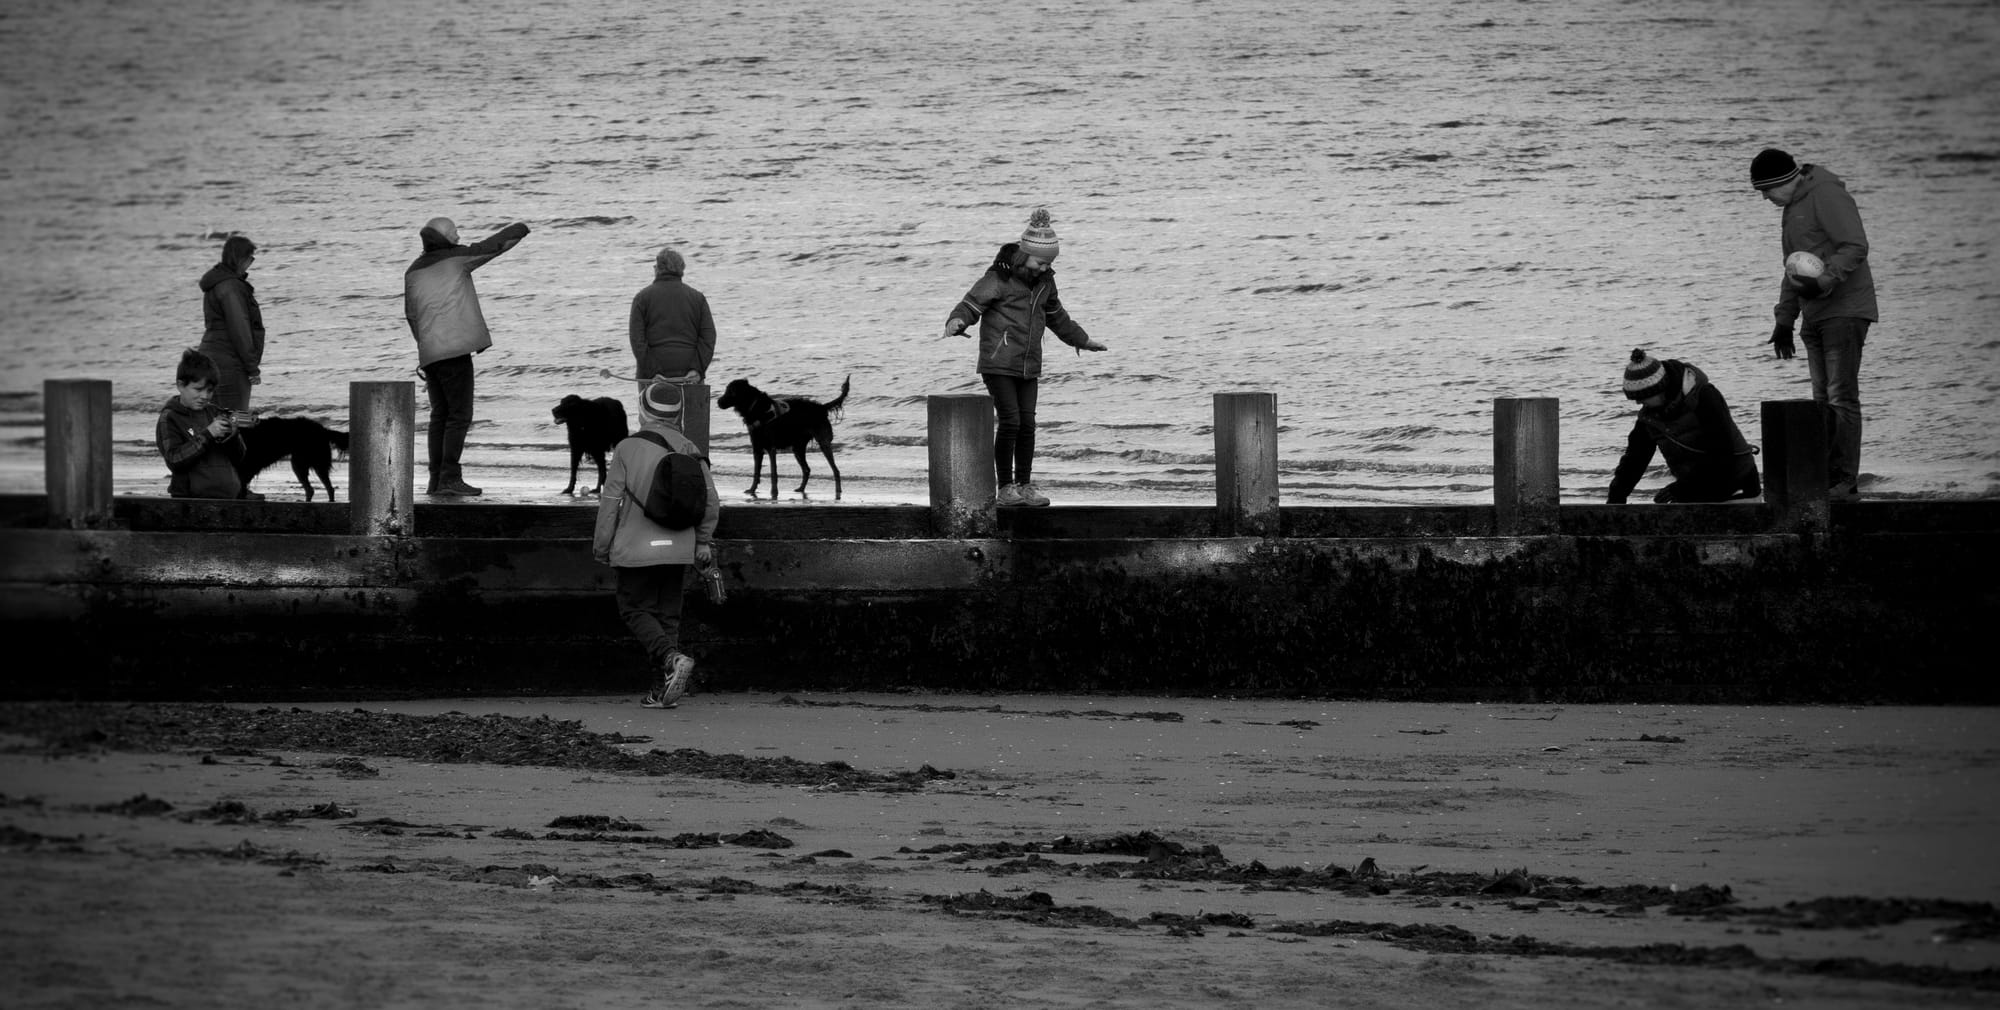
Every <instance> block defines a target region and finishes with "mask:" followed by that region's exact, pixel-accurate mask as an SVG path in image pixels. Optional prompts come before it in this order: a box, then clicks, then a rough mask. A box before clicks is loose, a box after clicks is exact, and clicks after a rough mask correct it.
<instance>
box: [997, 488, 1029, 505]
mask: <svg viewBox="0 0 2000 1010" xmlns="http://www.w3.org/2000/svg"><path fill="white" fill-rule="evenodd" d="M993 504H995V505H1000V506H1005V507H1009V508H1011V507H1013V506H1016V505H1026V504H1028V503H1027V501H1025V500H1024V499H1022V497H1021V485H1019V484H1002V485H1000V491H999V493H998V494H995V495H994V496H993Z"/></svg>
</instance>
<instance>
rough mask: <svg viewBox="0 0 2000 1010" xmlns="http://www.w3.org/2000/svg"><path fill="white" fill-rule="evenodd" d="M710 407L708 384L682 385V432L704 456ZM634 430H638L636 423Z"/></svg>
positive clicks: (706, 453) (706, 445)
mask: <svg viewBox="0 0 2000 1010" xmlns="http://www.w3.org/2000/svg"><path fill="white" fill-rule="evenodd" d="M708 408H709V400H708V387H707V386H704V385H702V384H701V383H699V382H696V383H690V384H688V385H685V386H682V387H681V434H683V435H686V436H687V437H688V440H689V441H691V442H693V443H694V444H695V446H696V447H697V448H699V449H700V450H701V454H702V455H704V456H706V455H708ZM633 430H635V431H636V430H637V426H636V425H635V426H634V429H633ZM774 476H775V475H774Z"/></svg>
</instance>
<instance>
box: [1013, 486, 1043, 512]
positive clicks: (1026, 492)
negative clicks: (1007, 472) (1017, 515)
mask: <svg viewBox="0 0 2000 1010" xmlns="http://www.w3.org/2000/svg"><path fill="white" fill-rule="evenodd" d="M1014 487H1015V488H1016V490H1017V493H1019V494H1020V496H1021V504H1023V505H1028V506H1032V507H1034V508H1041V507H1042V506H1044V505H1047V504H1048V503H1049V500H1048V499H1047V498H1044V497H1042V494H1041V492H1039V491H1036V490H1035V485H1033V484H1029V483H1025V482H1024V483H1020V484H1016V485H1014Z"/></svg>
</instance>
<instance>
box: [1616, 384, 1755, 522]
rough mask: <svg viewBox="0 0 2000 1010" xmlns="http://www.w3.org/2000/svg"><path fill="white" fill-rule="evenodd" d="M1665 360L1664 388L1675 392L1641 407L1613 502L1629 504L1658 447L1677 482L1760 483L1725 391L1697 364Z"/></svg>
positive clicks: (1710, 484)
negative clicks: (1627, 498)
mask: <svg viewBox="0 0 2000 1010" xmlns="http://www.w3.org/2000/svg"><path fill="white" fill-rule="evenodd" d="M1662 364H1664V366H1665V367H1666V377H1665V379H1664V380H1663V381H1662V386H1663V388H1665V389H1668V390H1671V391H1672V392H1671V393H1670V395H1669V398H1668V400H1667V402H1666V403H1664V404H1661V405H1660V406H1659V407H1657V408H1655V407H1640V408H1639V416H1638V419H1637V420H1636V421H1634V422H1633V424H1632V433H1631V434H1630V435H1628V436H1626V439H1625V454H1624V455H1623V456H1621V457H1619V460H1618V469H1617V471H1616V472H1614V473H1613V474H1612V477H1611V495H1610V498H1609V502H1610V504H1613V505H1622V504H1624V503H1625V499H1626V496H1628V495H1630V494H1631V493H1632V489H1633V488H1634V487H1636V486H1637V485H1638V483H1639V478H1640V477H1642V476H1645V473H1646V468H1647V467H1649V466H1651V465H1652V464H1653V450H1654V449H1655V448H1657V449H1658V450H1659V451H1660V455H1662V456H1664V457H1666V461H1667V469H1668V470H1670V471H1672V472H1673V475H1674V480H1675V481H1684V482H1687V483H1689V484H1690V485H1692V486H1699V487H1704V488H1718V487H1720V488H1735V487H1751V486H1756V484H1757V480H1756V476H1757V463H1756V460H1755V459H1753V458H1752V450H1751V448H1750V443H1749V442H1748V441H1746V440H1745V439H1744V438H1743V433H1742V432H1741V431H1739V430H1738V429H1737V427H1736V421H1735V419H1734V418H1731V417H1730V416H1729V403H1728V401H1726V400H1724V399H1723V397H1722V390H1720V389H1717V388H1715V387H1714V386H1713V385H1711V384H1710V383H1709V381H1708V375H1707V373H1705V372H1703V371H1702V370H1701V369H1699V368H1696V367H1695V366H1693V365H1690V364H1687V363H1686V362H1683V361H1676V360H1674V359H1671V358H1669V359H1668V360H1667V361H1665V362H1663V363H1662ZM1720 497H1726V495H1722V496H1718V500H1719V499H1720Z"/></svg>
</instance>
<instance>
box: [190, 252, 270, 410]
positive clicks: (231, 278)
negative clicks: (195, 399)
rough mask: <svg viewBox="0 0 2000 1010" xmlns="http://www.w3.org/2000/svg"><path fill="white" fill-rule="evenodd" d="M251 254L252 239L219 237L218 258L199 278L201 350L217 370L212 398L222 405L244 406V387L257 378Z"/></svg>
mask: <svg viewBox="0 0 2000 1010" xmlns="http://www.w3.org/2000/svg"><path fill="white" fill-rule="evenodd" d="M256 259H257V244H256V243H255V242H252V241H250V240H249V239H248V238H245V237H243V236H242V235H231V236H229V238H228V239H226V240H224V241H223V243H222V262H220V263H217V264H216V265H215V266H213V267H210V268H209V271H208V273H206V274H203V275H202V278H201V314H202V322H203V324H204V330H203V332H202V335H201V352H202V353H203V354H206V355H208V356H209V358H210V359H211V360H213V361H214V362H215V367H216V370H217V372H219V373H220V374H219V376H218V377H217V380H216V384H215V398H214V402H215V404H216V406H219V407H222V408H224V409H227V410H249V409H250V387H251V386H254V385H256V384H257V383H259V382H262V381H263V377H262V375H261V374H260V373H261V371H262V368H263V364H264V313H263V311H262V310H260V309H259V308H258V307H257V289H256V288H254V287H251V286H250V276H249V275H250V264H251V263H252V262H253V261H255V260H256Z"/></svg>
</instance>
